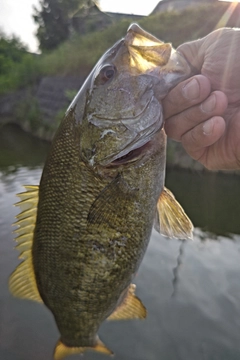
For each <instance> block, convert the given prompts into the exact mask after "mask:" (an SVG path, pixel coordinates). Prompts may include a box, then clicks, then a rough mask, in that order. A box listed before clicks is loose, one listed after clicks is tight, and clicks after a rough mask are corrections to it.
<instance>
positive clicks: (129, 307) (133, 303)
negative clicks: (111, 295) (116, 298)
mask: <svg viewBox="0 0 240 360" xmlns="http://www.w3.org/2000/svg"><path fill="white" fill-rule="evenodd" d="M135 289H136V285H134V284H131V285H130V286H129V288H128V292H127V295H126V296H125V298H124V299H123V301H122V303H121V304H120V305H119V306H118V307H117V308H116V309H115V310H114V312H113V313H112V314H111V315H110V316H109V317H108V319H107V320H128V319H145V318H146V316H147V310H146V308H145V306H144V305H143V304H142V302H141V300H140V299H139V298H138V297H136V295H135V294H134V292H135Z"/></svg>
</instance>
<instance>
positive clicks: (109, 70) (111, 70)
mask: <svg viewBox="0 0 240 360" xmlns="http://www.w3.org/2000/svg"><path fill="white" fill-rule="evenodd" d="M115 73H116V68H115V67H114V66H113V65H106V66H104V67H103V68H102V69H101V70H100V72H99V74H98V76H97V79H96V80H97V82H98V84H99V85H104V84H105V83H106V82H107V81H109V80H111V79H112V78H113V77H114V75H115Z"/></svg>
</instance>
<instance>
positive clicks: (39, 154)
mask: <svg viewBox="0 0 240 360" xmlns="http://www.w3.org/2000/svg"><path fill="white" fill-rule="evenodd" d="M47 150H48V144H47V143H45V142H42V141H39V140H37V139H35V138H32V137H30V136H29V135H27V134H25V133H24V132H22V131H20V130H19V129H18V128H15V127H13V126H7V127H5V128H3V129H2V130H1V131H0V214H1V215H0V289H1V290H0V360H50V359H52V352H53V349H54V346H55V343H56V342H57V340H58V337H59V333H58V330H57V328H56V325H55V323H54V320H53V317H52V315H51V313H50V312H49V311H48V310H47V309H46V308H45V307H44V306H43V305H40V304H37V303H34V302H31V301H24V300H19V299H15V298H13V297H12V296H11V295H10V293H9V291H8V285H7V282H8V277H9V275H10V273H11V272H12V271H13V270H14V268H15V266H16V265H17V264H18V263H19V260H18V253H17V251H15V250H14V249H13V247H14V241H13V234H12V228H11V223H12V222H13V221H14V216H15V215H16V214H17V211H18V209H17V208H15V207H14V206H13V204H14V203H15V202H16V201H17V198H16V196H15V194H16V193H17V192H21V191H23V188H22V185H23V184H38V182H39V178H40V176H41V170H42V164H43V162H44V159H45V157H46V153H47ZM239 181H240V177H239V176H232V175H231V176H230V175H219V174H207V173H197V172H190V171H177V170H173V169H168V171H167V181H166V182H167V186H168V187H169V188H170V189H171V190H172V191H173V192H174V194H175V195H176V197H177V199H178V200H179V201H180V202H181V204H182V205H183V206H184V208H185V210H186V212H187V213H188V215H189V216H190V218H191V219H192V221H193V223H194V225H195V232H194V241H184V242H182V241H178V240H169V239H167V238H163V237H161V236H160V235H159V234H157V233H156V232H155V231H153V234H152V238H151V241H150V245H149V247H148V250H147V253H146V255H145V257H144V260H143V263H142V265H141V267H140V270H139V272H138V274H137V277H136V284H137V295H138V296H139V297H140V298H141V300H142V301H143V303H144V304H145V306H146V307H147V309H148V317H147V319H146V320H144V321H137V320H132V321H123V322H109V323H105V324H103V326H102V327H101V329H100V337H101V339H102V340H103V341H104V343H105V344H106V345H107V346H108V347H109V348H111V350H113V351H114V353H115V354H116V355H115V359H116V360H239V359H240V235H239V234H240V221H239V214H240V202H239V199H240V187H239ZM79 358H80V357H79V356H76V355H75V356H72V357H69V359H73V360H74V359H79ZM84 358H85V359H87V360H90V359H91V360H98V359H99V360H100V359H104V358H105V359H107V357H105V356H104V355H101V354H97V353H92V352H91V353H90V352H89V353H86V354H85V355H84Z"/></svg>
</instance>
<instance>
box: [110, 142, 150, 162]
mask: <svg viewBox="0 0 240 360" xmlns="http://www.w3.org/2000/svg"><path fill="white" fill-rule="evenodd" d="M149 145H150V141H148V142H147V143H146V144H144V145H142V146H140V147H138V148H135V149H133V150H130V151H129V152H128V153H127V154H125V155H123V156H120V157H119V158H116V159H114V160H113V161H112V162H111V163H110V164H108V165H107V167H112V166H119V165H125V164H129V163H133V162H136V161H137V160H139V159H140V158H141V157H142V156H143V154H144V153H145V152H146V150H147V149H148V148H149Z"/></svg>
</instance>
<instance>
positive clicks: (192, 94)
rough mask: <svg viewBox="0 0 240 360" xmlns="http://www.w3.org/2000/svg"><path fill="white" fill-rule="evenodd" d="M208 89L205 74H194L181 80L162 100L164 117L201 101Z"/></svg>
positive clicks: (209, 89)
mask: <svg viewBox="0 0 240 360" xmlns="http://www.w3.org/2000/svg"><path fill="white" fill-rule="evenodd" d="M210 91H211V84H210V81H209V80H208V78H207V77H206V76H203V75H195V76H193V77H191V78H190V79H187V80H185V81H182V82H181V83H179V84H178V85H177V86H175V87H174V88H173V89H172V90H171V91H170V92H169V94H168V95H167V96H166V97H165V98H164V99H163V101H162V104H163V111H164V117H165V119H168V118H169V117H171V116H173V115H176V114H178V113H180V112H182V111H184V110H186V109H188V108H190V107H191V106H193V105H196V104H199V103H201V102H202V101H203V100H205V99H206V98H207V97H208V95H209V94H210Z"/></svg>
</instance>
